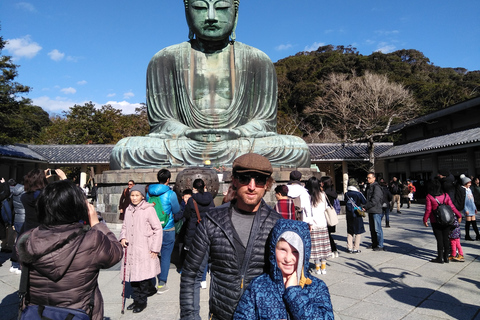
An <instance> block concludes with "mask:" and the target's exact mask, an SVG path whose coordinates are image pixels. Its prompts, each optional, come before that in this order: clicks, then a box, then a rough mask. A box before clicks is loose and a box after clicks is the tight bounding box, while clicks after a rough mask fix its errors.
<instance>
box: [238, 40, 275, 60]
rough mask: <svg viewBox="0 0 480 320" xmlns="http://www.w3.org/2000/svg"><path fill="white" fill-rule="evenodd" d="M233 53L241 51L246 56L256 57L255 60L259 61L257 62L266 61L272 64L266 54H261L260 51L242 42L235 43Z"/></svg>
mask: <svg viewBox="0 0 480 320" xmlns="http://www.w3.org/2000/svg"><path fill="white" fill-rule="evenodd" d="M235 51H242V52H244V53H245V54H246V55H249V56H256V57H257V59H259V60H267V61H269V62H270V63H271V64H273V62H272V60H271V59H270V58H269V57H268V56H267V54H266V53H265V52H263V51H262V50H260V49H257V48H255V47H252V46H249V45H247V44H244V43H242V42H238V41H236V42H235Z"/></svg>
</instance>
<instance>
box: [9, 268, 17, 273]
mask: <svg viewBox="0 0 480 320" xmlns="http://www.w3.org/2000/svg"><path fill="white" fill-rule="evenodd" d="M16 270H18V268H15V267H10V272H11V273H14V272H15V271H16Z"/></svg>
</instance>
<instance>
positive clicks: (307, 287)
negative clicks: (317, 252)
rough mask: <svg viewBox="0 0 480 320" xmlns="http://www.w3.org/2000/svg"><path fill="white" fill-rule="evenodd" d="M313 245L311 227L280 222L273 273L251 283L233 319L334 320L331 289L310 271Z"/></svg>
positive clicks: (274, 244)
mask: <svg viewBox="0 0 480 320" xmlns="http://www.w3.org/2000/svg"><path fill="white" fill-rule="evenodd" d="M310 243H311V242H310V232H309V230H308V224H306V223H305V222H302V221H295V220H287V219H280V220H278V221H277V223H276V224H275V227H274V228H273V229H272V237H271V241H270V256H269V262H270V272H269V274H267V273H264V274H262V275H261V276H259V277H257V278H255V279H254V280H253V281H252V282H251V284H250V285H249V287H248V288H247V290H245V293H244V294H243V295H242V298H241V299H240V302H239V303H238V305H237V309H236V310H235V314H234V316H233V319H234V320H243V319H248V320H252V319H309V320H310V319H333V309H332V303H331V301H330V293H329V292H328V288H327V286H326V285H325V283H324V282H323V281H322V280H320V279H318V278H316V277H312V276H311V275H310V273H309V271H308V269H309V262H308V261H309V258H310Z"/></svg>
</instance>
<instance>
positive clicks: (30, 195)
mask: <svg viewBox="0 0 480 320" xmlns="http://www.w3.org/2000/svg"><path fill="white" fill-rule="evenodd" d="M41 192H42V190H36V191H33V192H25V193H24V194H22V195H21V196H20V200H21V201H22V204H23V207H24V208H25V223H24V224H23V230H22V232H23V231H28V230H31V229H33V228H36V227H38V226H39V225H40V222H38V213H37V198H38V196H39V195H40V193H41Z"/></svg>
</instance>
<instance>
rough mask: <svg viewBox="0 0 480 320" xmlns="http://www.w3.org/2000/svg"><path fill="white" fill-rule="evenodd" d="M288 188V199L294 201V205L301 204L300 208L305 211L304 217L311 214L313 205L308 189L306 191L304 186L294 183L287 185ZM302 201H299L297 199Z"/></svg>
mask: <svg viewBox="0 0 480 320" xmlns="http://www.w3.org/2000/svg"><path fill="white" fill-rule="evenodd" d="M287 187H288V194H287V195H288V197H289V198H292V199H293V200H294V203H295V204H297V203H300V207H301V208H302V209H303V215H305V213H307V214H308V213H309V212H311V211H312V208H311V203H310V195H309V194H308V191H307V189H305V188H304V187H303V186H302V185H300V184H297V183H292V184H289V185H287ZM296 198H298V200H300V201H297V199H296Z"/></svg>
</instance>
